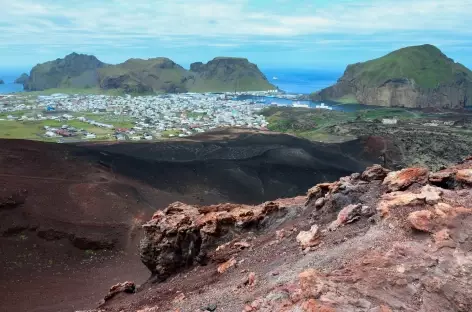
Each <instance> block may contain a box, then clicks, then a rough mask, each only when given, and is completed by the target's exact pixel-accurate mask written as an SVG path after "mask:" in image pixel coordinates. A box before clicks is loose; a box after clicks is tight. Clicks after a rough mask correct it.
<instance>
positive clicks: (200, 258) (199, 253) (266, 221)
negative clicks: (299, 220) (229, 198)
mask: <svg viewBox="0 0 472 312" xmlns="http://www.w3.org/2000/svg"><path fill="white" fill-rule="evenodd" d="M300 199H301V200H303V199H302V198H300ZM286 203H287V204H286ZM294 204H296V201H295V202H294V201H293V200H292V201H286V200H280V201H276V202H267V203H264V204H261V205H258V206H247V205H237V204H220V205H213V206H204V207H199V206H192V205H187V204H183V203H181V202H176V203H173V204H171V205H169V206H168V207H167V208H166V209H164V210H163V211H157V212H156V213H155V214H154V216H153V217H152V219H151V220H150V221H149V222H147V223H146V224H144V225H143V228H144V232H145V237H144V238H143V240H142V241H141V244H140V253H141V261H142V262H143V263H144V264H145V265H146V266H147V267H148V269H149V270H150V271H151V273H152V274H153V276H154V278H156V279H157V280H159V281H162V280H164V279H166V278H167V277H169V276H170V275H172V274H173V273H175V272H177V271H178V270H179V269H180V268H182V267H186V266H189V265H192V264H194V263H200V264H204V263H206V262H207V260H209V259H210V260H211V259H213V256H214V259H215V260H217V259H218V261H220V260H221V259H224V257H225V256H224V255H223V256H222V255H221V253H225V254H227V255H229V256H233V255H234V254H235V252H237V251H240V250H241V249H244V248H247V247H248V246H249V245H248V243H246V242H239V243H236V244H233V245H231V247H229V245H228V246H226V245H225V244H226V243H228V242H230V241H232V240H234V239H236V238H237V237H238V236H240V235H241V234H242V233H244V232H247V231H251V230H255V229H258V230H260V229H262V228H264V227H269V226H276V225H277V222H278V221H277V220H284V219H285V218H286V215H287V214H288V215H290V214H289V212H290V211H291V210H292V209H296V207H298V206H297V205H294ZM302 204H303V203H302V202H301V201H300V202H299V205H300V206H301V205H302ZM294 207H295V208H294ZM220 245H222V246H220ZM218 246H220V247H219V248H216V247H218ZM215 249H217V250H216V251H215ZM227 259H228V258H226V260H225V261H227Z"/></svg>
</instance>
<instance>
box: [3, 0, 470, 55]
mask: <svg viewBox="0 0 472 312" xmlns="http://www.w3.org/2000/svg"><path fill="white" fill-rule="evenodd" d="M266 3H267V5H265V6H264V5H262V4H260V3H259V1H256V0H224V1H223V0H187V1H184V0H100V1H96V0H67V1H63V0H14V1H13V0H0V8H1V10H2V11H1V13H0V15H1V18H0V48H13V47H15V46H25V45H27V46H30V47H32V48H33V49H37V51H39V52H40V51H43V52H44V51H50V50H51V49H53V48H57V47H60V46H63V47H69V49H70V50H73V49H78V48H80V49H83V47H87V46H90V47H94V49H98V48H99V47H105V46H109V47H113V48H116V49H120V48H126V49H132V48H133V46H134V47H136V48H137V47H139V48H140V49H144V48H146V47H157V46H158V47H162V48H179V47H186V46H187V47H188V46H190V47H191V46H209V47H214V48H222V49H223V48H224V49H229V48H237V47H240V46H242V45H252V46H261V45H277V44H278V45H281V46H282V45H283V46H285V47H293V48H296V47H297V45H298V46H299V45H302V44H305V43H307V42H308V43H310V44H312V45H321V46H327V45H333V46H338V47H339V48H342V47H343V46H349V45H355V44H360V43H363V42H364V43H365V42H370V43H374V42H384V43H388V42H394V43H400V42H403V43H408V42H418V40H424V42H427V41H426V40H428V42H431V43H436V44H443V45H459V44H464V41H467V40H470V38H471V37H472V28H470V27H468V24H470V22H472V17H470V12H472V0H448V1H445V0H416V1H414V0H383V1H381V0H360V1H348V0H338V1H335V0H332V1H330V2H328V4H324V5H320V4H319V2H316V1H299V0H278V1H277V2H273V1H267V2H266ZM255 4H257V6H255ZM287 8H291V9H290V10H287ZM418 34H421V36H420V37H419V36H418ZM436 34H441V37H438V36H436ZM457 36H460V37H461V39H460V40H458V39H457ZM464 38H465V39H464ZM454 40H456V42H453V41H454ZM466 43H467V42H466ZM76 47H77V48H76ZM2 50H5V49H2Z"/></svg>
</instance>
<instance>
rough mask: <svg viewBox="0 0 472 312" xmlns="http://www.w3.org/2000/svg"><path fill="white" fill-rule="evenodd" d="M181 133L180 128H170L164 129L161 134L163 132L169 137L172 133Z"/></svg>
mask: <svg viewBox="0 0 472 312" xmlns="http://www.w3.org/2000/svg"><path fill="white" fill-rule="evenodd" d="M180 133H181V131H180V130H176V129H170V130H165V131H162V133H161V134H162V136H163V137H169V136H171V135H174V136H178V135H179V134H180Z"/></svg>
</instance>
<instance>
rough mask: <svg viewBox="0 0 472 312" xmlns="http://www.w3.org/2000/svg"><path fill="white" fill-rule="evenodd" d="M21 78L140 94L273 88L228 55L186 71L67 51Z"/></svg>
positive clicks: (33, 84)
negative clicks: (114, 62) (107, 60)
mask: <svg viewBox="0 0 472 312" xmlns="http://www.w3.org/2000/svg"><path fill="white" fill-rule="evenodd" d="M22 77H24V76H23V75H22ZM26 77H27V75H26ZM25 80H26V81H24V86H25V90H28V91H42V90H46V89H59V90H60V89H74V90H75V89H82V88H100V89H101V90H115V89H116V90H120V91H123V92H127V93H135V94H143V93H179V92H224V91H235V90H236V91H265V90H272V89H275V86H273V85H272V84H270V83H269V82H268V81H267V79H266V77H265V76H264V75H263V74H262V72H261V71H260V70H259V69H258V68H257V65H255V64H252V63H250V62H249V61H248V60H247V59H243V58H230V57H219V58H215V59H213V60H211V61H210V62H208V63H207V64H203V63H201V62H200V63H193V64H192V65H191V68H190V70H186V69H184V68H183V67H182V66H180V65H178V64H176V63H174V62H173V61H172V60H170V59H168V58H164V57H159V58H152V59H147V60H144V59H129V60H127V61H126V62H124V63H121V64H118V65H108V64H105V63H102V62H100V61H99V60H98V59H97V58H96V57H94V56H90V55H83V54H76V53H72V54H70V55H68V56H66V57H65V58H64V59H57V60H55V61H50V62H46V63H43V64H38V65H36V66H35V67H34V68H33V69H32V70H31V74H30V76H29V77H27V79H25Z"/></svg>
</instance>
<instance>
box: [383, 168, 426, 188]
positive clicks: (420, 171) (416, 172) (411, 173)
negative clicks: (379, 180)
mask: <svg viewBox="0 0 472 312" xmlns="http://www.w3.org/2000/svg"><path fill="white" fill-rule="evenodd" d="M428 173H429V171H428V169H426V168H406V169H403V170H400V171H394V172H390V173H389V174H388V175H387V177H386V178H385V179H384V182H383V184H384V185H387V187H388V190H389V191H390V192H393V191H400V190H404V189H406V188H408V187H409V186H410V185H412V184H413V183H419V184H421V185H424V184H426V182H427V181H428Z"/></svg>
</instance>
